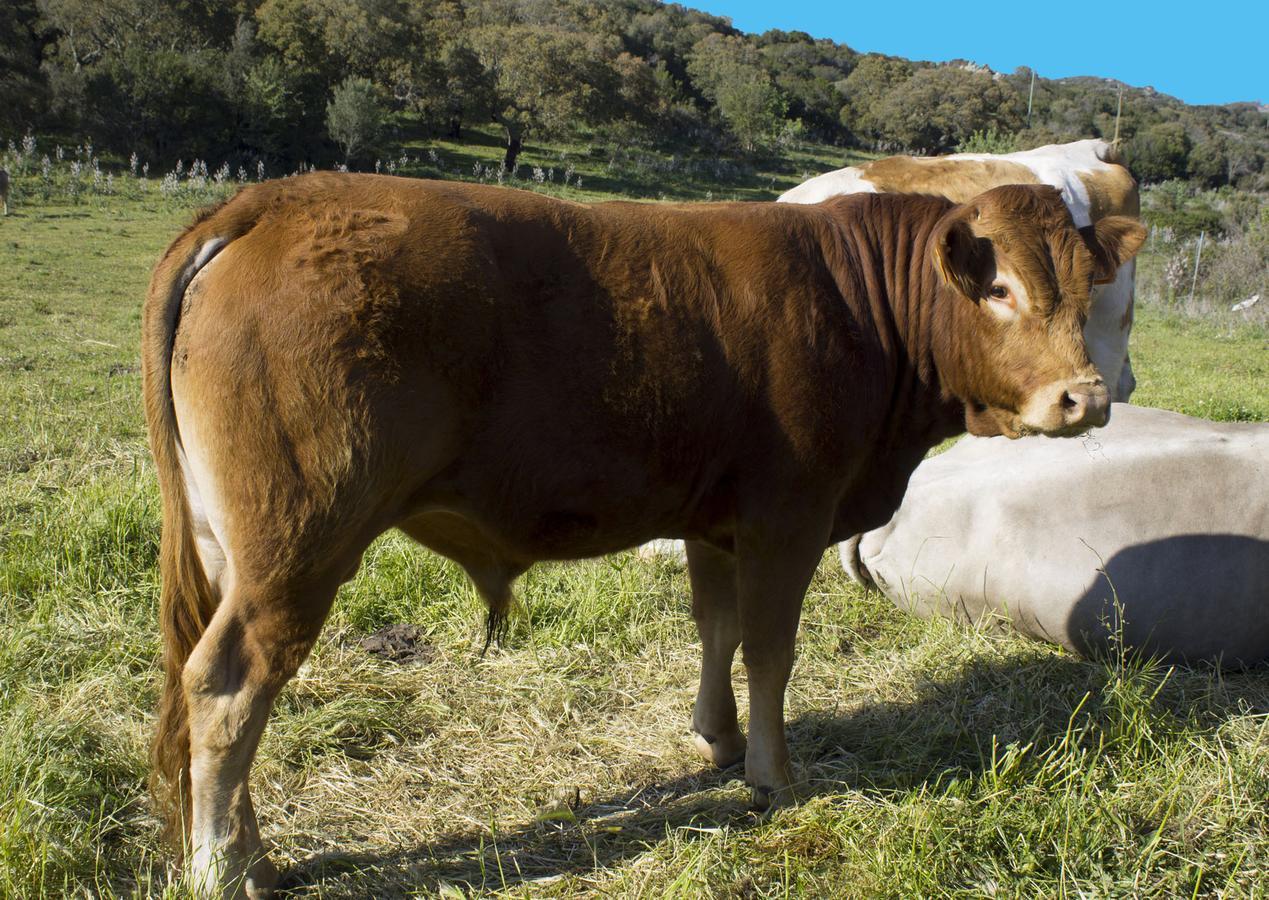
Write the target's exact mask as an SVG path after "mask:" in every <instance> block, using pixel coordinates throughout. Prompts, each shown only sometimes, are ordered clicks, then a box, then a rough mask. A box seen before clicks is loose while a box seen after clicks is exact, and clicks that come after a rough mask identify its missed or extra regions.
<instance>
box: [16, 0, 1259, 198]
mask: <svg viewBox="0 0 1269 900" xmlns="http://www.w3.org/2000/svg"><path fill="white" fill-rule="evenodd" d="M11 5H12V7H13V20H12V21H13V22H14V23H15V24H16V26H17V27H16V28H13V29H7V30H6V33H5V35H4V37H3V38H0V86H3V88H4V95H5V96H6V97H11V98H12V99H13V102H9V103H6V105H5V106H4V107H3V108H0V139H7V140H10V141H14V142H18V141H20V140H21V138H22V137H23V136H24V135H25V134H26V133H28V132H34V133H37V134H46V135H55V136H60V137H63V138H65V139H66V142H68V143H80V142H85V141H87V142H89V143H94V144H96V146H97V147H98V148H100V149H105V150H107V151H109V152H110V153H112V154H114V155H115V156H116V157H117V158H118V159H120V160H124V159H128V158H129V157H130V155H131V154H133V153H136V154H137V155H138V156H139V158H140V159H141V160H142V162H143V163H144V162H150V163H152V164H153V165H155V166H156V168H157V167H159V166H171V165H172V164H173V163H174V161H175V160H176V159H189V158H193V157H197V158H200V159H204V160H209V161H214V162H216V163H218V162H219V161H221V160H224V161H226V162H228V163H229V164H230V165H231V167H233V168H236V167H237V166H239V165H242V166H245V167H246V168H247V169H249V170H250V169H254V168H255V166H256V164H257V163H258V162H260V161H263V162H265V163H266V164H267V165H268V166H269V167H270V168H277V167H283V168H286V167H293V166H294V165H295V164H298V163H300V162H306V163H310V164H314V163H315V164H318V165H331V164H334V163H337V162H341V161H342V162H348V163H349V164H351V165H354V166H356V165H361V166H365V165H368V164H369V163H370V162H371V161H372V160H373V159H374V158H375V157H376V155H381V153H382V152H383V151H384V150H385V148H387V147H389V146H390V145H392V144H393V143H394V140H395V139H396V138H398V137H399V136H400V132H401V130H402V129H404V130H405V131H407V132H409V131H420V130H421V131H422V132H425V133H428V134H431V135H433V136H448V137H451V138H461V136H462V135H463V134H464V132H465V130H466V129H467V128H469V127H470V126H471V125H473V124H486V123H492V124H496V125H497V127H498V128H499V130H500V131H501V139H502V142H503V145H504V162H505V164H506V166H507V168H508V169H510V168H512V167H513V166H514V165H515V163H516V157H517V155H518V154H519V151H520V148H521V147H522V146H523V144H524V142H525V141H526V140H529V139H535V140H539V141H540V140H543V139H550V140H559V139H565V138H570V137H573V136H576V135H577V134H579V133H586V134H589V135H592V136H595V137H596V138H597V139H598V140H600V141H601V142H607V143H612V144H617V145H621V146H625V147H629V148H639V147H654V146H655V147H662V148H665V147H679V148H690V149H691V150H693V151H695V152H698V153H708V154H713V155H714V156H717V157H728V158H736V157H742V158H743V157H754V156H760V155H764V154H767V155H772V154H776V155H778V154H779V153H781V152H782V151H783V150H784V149H785V148H787V147H789V146H793V145H797V144H798V143H799V142H801V141H812V142H816V143H822V144H829V145H834V146H840V147H850V148H856V149H863V150H872V151H900V150H906V151H910V152H916V153H938V152H947V151H951V150H954V149H956V148H958V147H973V148H975V149H989V150H1006V149H1021V148H1025V147H1029V146H1036V145H1039V144H1044V143H1051V142H1054V141H1063V140H1071V139H1076V138H1082V137H1092V136H1100V137H1106V138H1111V137H1113V136H1115V134H1116V133H1118V135H1119V136H1120V137H1121V138H1122V139H1123V141H1124V150H1125V155H1126V157H1127V159H1128V161H1129V163H1130V165H1131V166H1132V167H1133V169H1134V171H1136V172H1137V174H1138V176H1139V177H1140V178H1142V180H1143V181H1145V182H1147V183H1149V182H1154V181H1161V180H1165V179H1169V178H1189V179H1191V180H1193V181H1195V182H1197V183H1199V184H1201V185H1202V186H1205V187H1218V186H1221V185H1225V184H1234V185H1237V186H1239V187H1243V188H1251V189H1257V188H1259V187H1262V186H1263V184H1264V166H1265V160H1266V158H1267V157H1269V115H1267V114H1266V112H1265V110H1264V108H1263V107H1258V106H1257V105H1255V104H1251V103H1246V104H1230V105H1226V106H1189V105H1186V104H1184V103H1181V102H1180V101H1178V100H1176V99H1175V98H1172V97H1168V96H1166V95H1163V94H1159V93H1158V92H1156V91H1154V90H1153V89H1151V88H1148V87H1147V88H1137V87H1130V86H1124V85H1120V84H1118V83H1117V82H1113V81H1108V80H1106V79H1101V78H1096V77H1087V78H1066V79H1060V80H1049V79H1044V78H1037V79H1035V90H1034V95H1033V96H1032V91H1031V87H1032V85H1031V81H1032V74H1031V72H1030V71H1029V70H1027V69H1019V70H1017V71H1015V72H1012V73H996V72H992V71H991V70H989V69H986V68H984V67H982V66H977V65H974V64H972V63H966V62H964V61H958V62H954V63H947V64H933V63H927V62H921V61H912V60H906V59H901V58H897V57H886V56H880V55H876V54H861V53H858V52H857V51H855V50H854V49H852V48H851V47H849V46H848V45H846V44H840V43H836V42H833V41H830V40H825V39H817V38H814V37H812V36H811V35H809V34H807V33H805V32H797V31H795V32H785V31H767V32H765V33H763V34H745V33H742V32H740V31H739V30H737V29H736V28H734V27H733V26H732V24H731V22H730V21H729V20H728V19H725V18H721V17H718V16H712V15H709V14H706V13H702V12H699V11H697V10H693V9H689V8H686V7H683V6H680V5H677V4H662V3H659V2H656V0H565V2H546V0H440V2H432V0H428V2H424V0H354V2H348V3H345V2H335V0H236V2H234V3H218V2H213V0H157V2H150V0H115V2H112V3H109V4H103V3H86V2H83V0H16V2H15V3H13V4H11ZM1121 89H1122V114H1121V115H1117V114H1118V113H1119V111H1120V110H1119V106H1120V99H1121ZM1029 99H1030V100H1031V104H1030V106H1031V108H1030V111H1028V100H1029Z"/></svg>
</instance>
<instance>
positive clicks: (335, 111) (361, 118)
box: [326, 75, 386, 162]
mask: <svg viewBox="0 0 1269 900" xmlns="http://www.w3.org/2000/svg"><path fill="white" fill-rule="evenodd" d="M385 120H386V112H385V110H384V108H383V105H382V102H381V101H380V97H379V91H378V89H377V88H376V87H375V86H374V84H373V83H371V81H370V80H369V79H368V78H359V77H357V76H356V75H352V76H349V77H348V78H345V79H344V80H343V81H341V82H340V83H339V84H338V85H337V86H336V87H335V90H334V92H333V93H332V94H331V98H330V102H329V103H327V104H326V130H327V131H328V132H329V133H330V136H331V140H333V141H334V142H335V143H336V144H338V145H339V146H340V149H342V150H343V151H344V162H348V160H349V159H351V158H352V157H354V156H356V155H357V154H358V153H360V152H361V151H363V150H366V149H367V148H369V147H372V146H374V144H375V143H376V142H377V141H378V140H379V136H380V134H382V132H383V126H384V122H385Z"/></svg>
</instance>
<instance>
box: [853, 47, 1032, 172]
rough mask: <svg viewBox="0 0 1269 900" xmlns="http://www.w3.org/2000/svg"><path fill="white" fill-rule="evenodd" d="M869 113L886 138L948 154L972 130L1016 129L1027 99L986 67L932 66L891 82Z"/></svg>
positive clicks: (1020, 120) (901, 143)
mask: <svg viewBox="0 0 1269 900" xmlns="http://www.w3.org/2000/svg"><path fill="white" fill-rule="evenodd" d="M870 114H871V115H873V116H875V117H876V118H877V120H878V123H877V126H876V127H877V128H878V130H879V131H880V133H881V135H882V137H883V138H884V139H886V140H889V141H892V142H894V143H896V144H898V145H899V146H902V147H906V148H908V149H910V150H916V151H918V152H921V153H947V152H950V151H952V150H955V149H956V146H957V145H958V144H960V143H961V142H963V141H968V140H969V139H970V137H971V135H972V134H973V133H974V132H975V131H987V130H989V129H992V128H994V129H996V130H997V131H998V132H999V131H1004V132H1013V131H1017V130H1018V129H1019V128H1020V127H1021V126H1022V124H1023V122H1024V120H1025V116H1026V98H1025V97H1019V96H1018V95H1017V94H1016V93H1015V92H1014V90H1013V88H1012V87H1011V86H1010V85H1008V84H1007V83H1006V82H1004V81H1003V80H997V79H996V78H993V77H992V75H991V74H989V73H987V72H982V71H971V70H968V69H965V68H962V67H960V66H957V65H946V66H930V67H927V68H924V69H920V70H918V71H917V72H915V73H914V74H913V75H912V77H911V78H909V79H907V80H906V81H903V82H901V83H899V84H897V85H895V86H894V87H892V88H891V89H890V90H889V91H887V92H886V94H885V96H883V97H882V98H881V99H880V100H879V101H877V102H875V103H873V105H872V107H871V110H870Z"/></svg>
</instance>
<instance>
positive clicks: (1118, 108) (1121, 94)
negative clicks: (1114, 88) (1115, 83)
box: [1111, 84, 1124, 147]
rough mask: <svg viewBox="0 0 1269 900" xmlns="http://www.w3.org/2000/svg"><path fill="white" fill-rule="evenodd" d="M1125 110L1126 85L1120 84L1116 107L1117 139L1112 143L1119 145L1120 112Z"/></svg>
mask: <svg viewBox="0 0 1269 900" xmlns="http://www.w3.org/2000/svg"><path fill="white" fill-rule="evenodd" d="M1123 111H1124V86H1123V85H1122V84H1121V85H1120V86H1119V105H1118V106H1116V107H1115V139H1114V140H1113V141H1111V143H1112V144H1113V145H1114V146H1116V147H1118V146H1119V114H1120V113H1122V112H1123Z"/></svg>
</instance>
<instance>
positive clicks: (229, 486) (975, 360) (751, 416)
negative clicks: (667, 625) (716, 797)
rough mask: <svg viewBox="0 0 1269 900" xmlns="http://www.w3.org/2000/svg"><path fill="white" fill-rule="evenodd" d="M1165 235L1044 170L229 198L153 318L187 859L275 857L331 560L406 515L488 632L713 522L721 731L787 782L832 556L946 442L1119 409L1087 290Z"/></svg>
mask: <svg viewBox="0 0 1269 900" xmlns="http://www.w3.org/2000/svg"><path fill="white" fill-rule="evenodd" d="M1142 238H1143V231H1142V229H1141V226H1140V225H1139V224H1137V223H1136V222H1133V221H1131V220H1129V219H1122V218H1114V217H1110V218H1105V219H1102V220H1100V221H1099V222H1098V223H1097V225H1096V226H1095V228H1093V229H1089V230H1087V231H1085V232H1083V233H1081V232H1079V231H1077V230H1076V228H1075V226H1074V224H1073V223H1072V221H1071V217H1070V214H1069V213H1068V212H1067V210H1066V207H1065V206H1064V205H1063V204H1062V201H1061V198H1060V196H1059V194H1058V192H1057V191H1055V190H1053V189H1052V188H1049V187H1043V186H1034V187H1007V188H998V189H995V190H992V191H988V192H986V193H983V194H982V195H981V196H978V197H975V198H973V199H972V200H971V201H970V202H968V203H965V204H962V205H955V204H953V203H951V202H950V201H947V200H945V199H940V198H934V197H921V196H900V195H860V196H852V197H840V198H834V199H832V200H829V201H827V202H825V203H822V204H819V205H815V206H797V205H792V204H776V203H759V204H743V203H732V204H706V205H687V206H670V205H654V204H637V203H600V204H595V205H584V204H579V203H569V202H565V201H561V200H555V199H551V198H547V197H543V196H540V195H537V194H533V193H528V192H523V191H513V190H509V189H501V188H494V187H485V186H477V185H465V184H454V183H437V182H426V181H415V180H407V179H398V178H388V177H378V176H360V175H335V174H318V175H309V176H304V177H300V178H295V179H288V180H285V181H276V182H268V183H264V184H260V185H255V186H252V187H248V188H246V189H244V190H243V191H241V192H240V193H239V194H238V195H237V196H236V197H235V198H234V199H232V200H230V201H229V202H228V203H226V204H224V205H222V206H221V207H219V208H217V209H215V210H212V211H210V212H208V213H206V214H204V215H203V216H202V217H201V219H200V220H199V221H197V222H196V223H195V224H194V225H193V226H191V227H190V228H189V229H188V230H187V231H186V232H185V233H184V234H183V235H182V236H181V237H180V238H178V239H177V240H176V241H175V242H174V243H173V244H172V245H171V247H169V248H168V251H167V253H166V255H165V256H164V257H163V260H162V262H161V263H160V264H159V266H158V268H157V270H156V272H155V274H154V278H153V281H152V283H151V286H150V293H149V298H148V300H147V302H146V308H145V315H144V326H143V328H144V334H143V359H144V390H145V400H146V414H147V421H148V425H149V430H150V443H151V447H152V450H153V453H154V456H155V460H156V463H157V467H158V472H159V478H160V483H161V486H162V492H163V517H164V524H163V547H162V554H161V565H162V572H163V589H162V612H161V617H162V623H163V632H164V642H165V653H164V665H165V670H166V686H165V687H164V691H163V696H162V701H161V711H160V723H159V728H158V734H157V737H156V741H155V760H156V764H157V768H158V773H159V775H160V776H161V782H162V783H164V784H166V786H167V791H168V794H169V797H170V799H171V800H172V802H173V808H172V809H171V810H170V811H171V815H172V822H173V824H174V826H176V827H177V828H179V827H180V826H181V825H185V826H186V827H187V828H188V845H187V846H188V871H189V875H190V877H191V878H192V880H193V883H194V884H196V885H198V886H200V887H204V888H220V889H221V890H223V891H225V892H226V893H235V892H246V893H249V894H260V893H266V892H267V891H268V890H269V889H270V886H271V885H272V884H273V881H274V879H275V877H276V872H275V870H274V869H273V867H272V866H271V865H270V864H269V862H268V860H267V859H266V858H265V856H264V853H263V849H262V844H261V841H260V836H259V831H258V828H257V825H256V819H255V814H254V812H253V809H252V805H251V799H250V797H249V795H248V789H247V783H248V782H247V776H248V770H249V767H250V764H251V760H252V757H253V755H254V753H255V748H256V746H257V743H258V741H259V739H260V735H261V732H262V730H263V729H264V726H265V721H266V719H267V717H268V714H269V710H270V707H271V705H272V703H273V700H274V698H275V697H276V696H277V693H278V691H279V690H280V689H281V687H282V686H283V684H285V683H286V681H287V680H288V679H289V678H290V677H291V675H292V674H293V673H294V672H295V671H296V669H297V667H298V666H299V665H300V663H301V661H302V660H303V659H304V658H305V656H306V655H307V654H308V652H309V650H310V648H311V647H312V645H313V642H314V640H315V639H316V637H317V635H318V632H319V631H320V629H321V627H322V623H323V621H324V620H325V618H326V615H327V612H328V611H329V609H330V605H331V602H332V601H333V599H334V597H335V592H336V588H337V587H338V586H339V584H340V583H341V582H343V581H346V580H347V579H349V578H350V577H352V575H353V574H354V573H355V572H356V570H357V567H358V564H359V561H360V559H361V555H362V553H363V551H364V550H365V549H366V547H367V546H368V545H369V543H370V542H371V541H372V540H373V539H374V538H375V537H376V536H377V535H379V534H380V533H382V532H383V531H384V530H386V529H388V528H392V527H397V528H400V529H402V530H403V531H405V532H406V533H407V534H409V535H411V536H412V537H414V538H416V539H417V540H418V541H419V542H420V543H422V544H424V545H426V546H427V547H430V548H432V549H433V550H436V551H437V552H439V553H442V554H444V555H446V556H448V557H450V558H451V559H454V560H456V561H457V562H458V563H460V564H461V565H462V566H463V568H464V569H465V570H466V571H467V572H468V573H469V575H470V576H471V579H472V581H473V582H474V584H475V586H476V588H477V589H478V591H479V592H480V594H481V595H482V596H483V597H484V599H485V600H486V601H487V603H488V604H489V608H490V612H491V625H492V626H493V627H495V628H496V625H497V623H498V622H499V621H500V620H501V618H502V617H503V616H504V615H505V614H506V612H507V610H508V607H509V604H510V602H511V586H512V583H513V581H514V580H515V579H516V577H517V576H519V575H520V574H521V573H523V572H524V571H525V570H526V569H527V568H528V567H529V566H530V565H532V564H533V563H534V562H536V561H539V560H550V559H574V558H578V557H588V556H595V555H599V554H604V553H609V552H612V551H615V550H619V549H622V548H625V547H631V546H634V545H636V544H639V543H641V542H643V541H647V540H649V539H650V538H654V537H658V536H669V537H681V538H686V539H687V540H688V560H689V575H690V578H691V582H692V591H693V615H694V616H695V618H696V621H697V624H698V626H699V629H700V634H701V640H702V644H703V647H704V660H703V665H702V670H701V683H700V690H699V693H698V696H697V701H696V706H695V711H694V714H693V726H694V728H695V730H696V731H697V733H698V734H699V735H700V739H699V741H698V746H699V747H700V748H701V750H702V752H703V753H704V754H705V756H706V757H707V758H709V759H710V760H712V761H713V762H715V763H717V764H719V765H724V766H725V765H731V764H733V763H736V762H738V761H739V760H740V759H742V758H743V759H744V761H745V768H746V777H747V780H748V781H749V782H750V783H751V784H752V785H753V787H754V798H755V802H756V803H757V804H758V805H759V806H765V805H767V804H769V803H773V802H783V801H786V800H788V799H790V797H791V790H792V787H791V780H790V773H789V769H788V751H787V747H786V745H785V737H784V721H783V708H784V707H783V704H784V690H785V685H786V682H787V680H788V677H789V672H790V668H791V666H792V661H793V643H794V635H795V634H796V631H797V625H798V617H799V613H800V609H801V602H802V597H803V594H804V592H805V589H806V586H807V584H808V582H809V580H810V578H811V575H812V573H813V572H814V570H815V567H816V564H817V563H818V562H819V560H820V557H821V555H822V553H823V551H824V549H825V548H826V547H827V546H829V544H831V543H832V542H834V541H836V540H841V539H842V538H843V537H845V536H847V535H850V534H857V533H860V532H862V531H865V530H867V529H868V528H871V527H874V526H876V525H880V524H881V523H882V522H884V521H885V520H886V519H887V518H888V517H889V515H890V514H891V513H892V512H893V510H894V509H895V507H896V506H897V505H898V503H899V499H900V497H901V496H902V494H903V490H904V485H905V484H906V482H907V479H908V476H909V474H910V473H911V471H912V470H913V468H914V467H915V466H916V464H917V463H918V461H920V459H921V458H922V456H923V455H924V454H925V452H926V451H927V450H928V449H929V448H930V447H931V446H932V445H934V444H935V443H937V442H938V441H940V440H941V439H943V438H945V437H947V436H949V435H952V434H956V433H959V432H961V431H963V430H965V429H966V428H968V429H969V430H970V431H972V432H974V433H977V434H1000V433H1004V434H1007V435H1010V436H1016V435H1020V434H1024V433H1029V432H1042V433H1045V434H1051V435H1071V434H1074V433H1076V432H1080V431H1083V430H1085V429H1087V428H1088V427H1090V426H1093V425H1099V424H1101V423H1103V422H1104V421H1105V420H1106V417H1107V411H1108V409H1109V395H1108V392H1107V390H1106V388H1105V386H1104V385H1103V384H1102V382H1101V381H1100V380H1099V378H1098V377H1097V373H1096V371H1095V370H1094V369H1093V367H1092V365H1091V363H1090V362H1089V359H1088V356H1087V354H1086V352H1085V348H1084V343H1083V338H1082V333H1081V326H1082V324H1083V318H1084V316H1085V314H1086V312H1087V308H1088V293H1089V288H1090V285H1091V283H1092V282H1093V281H1094V280H1102V279H1106V278H1110V277H1112V276H1113V274H1114V270H1115V268H1116V267H1117V266H1119V265H1120V264H1122V263H1123V262H1125V261H1126V260H1127V259H1129V258H1130V257H1131V256H1132V254H1133V253H1134V252H1135V250H1136V249H1137V247H1138V246H1139V245H1140V243H1141V240H1142ZM738 646H743V648H744V661H745V665H746V668H747V669H748V674H749V691H750V716H749V741H748V745H747V749H746V741H745V738H744V737H743V736H742V735H741V732H740V729H739V727H738V725H737V718H736V704H735V699H734V696H733V693H732V687H731V682H730V671H731V660H732V657H733V655H734V653H735V650H736V648H737V647H738ZM182 801H183V802H184V803H185V804H187V805H186V806H185V807H184V808H182Z"/></svg>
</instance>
